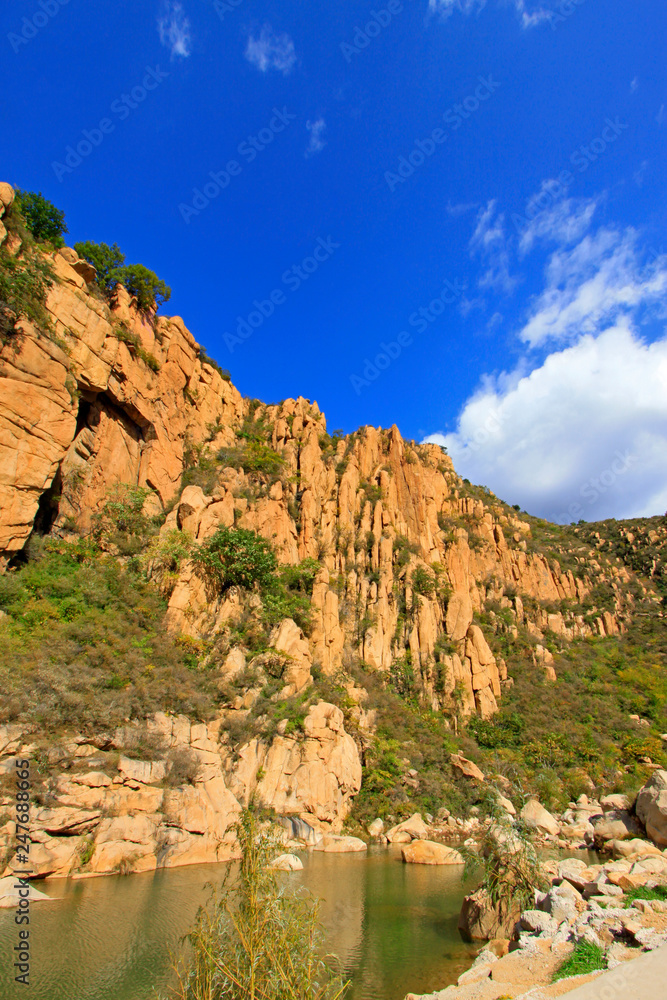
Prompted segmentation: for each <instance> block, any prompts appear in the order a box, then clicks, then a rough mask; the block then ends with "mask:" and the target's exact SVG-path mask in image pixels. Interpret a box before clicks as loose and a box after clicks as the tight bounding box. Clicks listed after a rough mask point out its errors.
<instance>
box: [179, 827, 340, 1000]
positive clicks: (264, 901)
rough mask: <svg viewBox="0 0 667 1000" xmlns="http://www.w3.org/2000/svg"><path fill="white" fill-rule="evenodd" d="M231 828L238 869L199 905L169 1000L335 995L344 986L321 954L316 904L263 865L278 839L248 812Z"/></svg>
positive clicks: (335, 999)
mask: <svg viewBox="0 0 667 1000" xmlns="http://www.w3.org/2000/svg"><path fill="white" fill-rule="evenodd" d="M236 830H237V836H238V840H239V845H240V848H241V864H240V866H239V871H238V874H237V875H236V877H235V879H234V881H233V882H232V883H231V884H230V885H227V881H226V880H225V883H223V888H222V892H221V895H220V896H219V897H218V896H217V895H214V896H213V899H212V903H211V904H210V905H209V908H208V909H206V908H201V909H200V910H199V913H198V915H197V921H196V924H195V927H194V929H193V930H192V931H191V933H190V934H189V935H188V941H189V943H190V946H191V952H190V954H189V956H188V958H187V959H184V960H183V961H182V962H181V964H180V966H179V967H177V980H178V986H177V988H176V989H175V991H174V993H173V996H174V998H175V1000H340V998H342V997H343V996H344V994H345V992H346V990H347V986H348V984H347V983H343V982H342V980H341V978H340V976H339V974H338V972H337V971H336V970H335V969H334V967H333V965H332V961H333V960H332V956H330V955H327V956H325V955H324V949H323V943H324V941H323V935H322V931H321V928H320V925H319V922H318V904H317V903H314V902H313V901H312V900H311V899H310V897H308V896H304V895H303V894H301V893H299V892H296V891H291V890H289V889H285V888H284V887H283V885H282V884H281V882H280V881H279V880H278V878H277V876H276V874H275V873H274V872H273V871H272V870H271V868H270V867H269V865H270V862H271V861H272V859H273V858H274V857H276V855H277V854H279V853H282V852H283V850H284V846H283V844H282V841H280V840H279V839H278V838H277V837H276V836H275V835H274V834H271V833H269V832H267V831H264V830H262V829H261V826H260V824H259V821H258V820H257V819H255V818H254V817H253V816H252V815H251V814H250V813H249V812H247V811H246V812H245V813H244V814H243V816H242V817H241V821H240V823H239V824H238V825H237V827H236Z"/></svg>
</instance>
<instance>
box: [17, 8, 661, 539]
mask: <svg viewBox="0 0 667 1000" xmlns="http://www.w3.org/2000/svg"><path fill="white" fill-rule="evenodd" d="M0 18H1V19H2V25H1V26H2V31H0V43H1V44H2V45H3V46H4V55H3V58H2V60H1V61H0V95H2V96H1V97H0V114H1V115H2V135H3V154H2V160H3V162H2V170H1V171H0V173H1V174H2V178H3V179H7V180H9V181H10V182H12V183H15V184H17V185H19V186H21V187H24V188H26V189H34V190H41V191H42V192H43V193H44V194H45V195H46V196H47V197H48V198H50V199H51V200H52V201H54V202H55V203H56V204H57V205H58V206H59V207H61V208H63V209H64V210H65V211H66V214H67V221H68V225H69V230H70V242H74V241H76V240H79V239H92V240H97V241H105V242H109V243H111V242H117V243H119V244H120V246H121V247H122V249H123V250H124V252H125V253H126V255H127V258H128V261H130V262H134V261H138V262H141V263H144V264H146V265H147V266H149V267H151V268H152V269H154V270H155V271H156V272H157V273H158V274H159V275H160V276H161V277H163V278H164V279H165V280H166V281H167V282H168V283H169V284H170V285H171V286H172V289H173V294H172V299H171V301H170V302H169V303H168V305H167V306H166V308H165V310H164V311H165V312H168V313H170V314H178V315H182V316H183V318H184V320H185V322H186V324H187V325H188V327H189V328H190V329H191V330H192V331H193V333H194V335H195V336H196V338H197V339H198V340H199V341H200V343H202V344H204V345H205V346H206V348H207V349H208V351H209V353H210V354H211V355H213V356H214V357H215V358H216V359H217V360H218V361H219V362H220V364H222V365H223V366H224V367H227V368H229V369H230V371H231V373H232V377H233V380H234V382H235V384H236V385H237V386H238V387H239V388H240V389H241V391H242V392H243V393H245V394H247V395H250V396H257V397H259V398H261V399H264V400H266V401H276V400H279V399H281V398H284V397H287V396H296V395H299V394H301V395H305V396H308V397H309V398H311V399H316V400H317V401H318V403H319V405H320V407H321V408H322V409H323V410H324V411H325V413H326V414H327V419H328V425H329V427H330V428H338V427H340V428H343V429H344V430H346V431H351V430H353V429H355V428H356V427H357V426H359V425H361V424H366V423H368V424H373V425H375V426H390V425H391V424H393V423H396V424H398V426H399V428H400V429H401V431H402V433H403V434H404V435H405V436H406V437H412V438H417V439H420V440H421V439H423V438H425V437H430V436H433V435H436V437H435V438H434V439H435V440H438V441H440V442H441V443H444V444H446V446H447V447H448V448H449V451H450V453H451V454H452V456H453V457H454V461H455V464H456V467H457V469H458V471H459V472H461V474H462V475H467V476H468V477H469V478H471V479H473V480H474V481H477V482H483V483H485V484H487V485H489V486H490V487H491V488H492V489H494V490H495V491H496V492H497V493H498V494H499V495H501V496H502V497H504V498H505V499H507V500H509V501H510V502H517V503H520V504H522V505H525V506H526V508H527V509H528V510H530V511H531V512H534V513H539V514H542V515H545V516H548V517H551V518H553V519H557V520H561V521H562V520H577V519H578V518H579V517H583V518H585V519H593V520H595V519H598V518H602V517H607V516H629V515H637V514H652V513H662V512H664V510H665V508H666V507H667V473H666V472H665V470H666V469H667V342H666V341H665V329H664V327H665V323H664V319H665V308H664V307H665V292H666V291H667V258H666V257H665V250H667V239H666V237H665V223H666V211H665V206H666V201H665V176H666V174H665V134H666V132H665V130H666V128H667V123H666V121H665V118H666V115H667V112H666V111H665V104H666V103H667V97H666V93H665V91H666V87H665V69H664V41H665V28H666V22H667V14H666V12H665V8H664V3H663V2H662V0H636V2H634V3H628V2H627V0H625V2H622V0H606V2H605V3H604V4H602V3H601V2H600V0H578V2H575V0H571V2H562V3H561V2H555V0H486V2H484V0H430V2H429V0H391V2H388V0H378V2H377V3H375V4H372V3H367V2H359V0H345V2H344V3H338V4H312V3H311V4H305V3H298V4H297V3H295V2H292V3H287V2H285V0H252V2H251V0H181V2H180V3H174V2H166V0H141V2H140V3H133V4H118V3H116V2H112V0H96V2H95V3H94V4H86V3H84V2H83V0H68V2H67V3H62V0H4V3H3V5H2V10H1V12H0ZM81 144H82V145H81ZM77 148H78V149H79V152H78V153H77ZM68 157H69V158H68ZM212 175H213V176H212ZM197 192H199V194H197ZM244 333H245V334H248V333H250V336H247V337H243V336H242V334H244Z"/></svg>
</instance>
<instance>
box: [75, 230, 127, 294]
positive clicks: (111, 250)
mask: <svg viewBox="0 0 667 1000" xmlns="http://www.w3.org/2000/svg"><path fill="white" fill-rule="evenodd" d="M74 249H75V250H76V252H77V253H78V255H79V257H81V259H82V260H87V261H88V263H89V264H92V265H93V267H94V268H95V270H96V271H97V277H96V279H95V280H96V282H97V284H98V285H99V287H100V288H101V289H102V290H103V291H104V292H106V293H107V294H108V293H110V292H112V291H113V289H114V288H115V287H116V285H117V284H118V282H119V281H122V277H121V273H122V267H123V265H124V263H125V254H124V253H123V251H122V250H121V249H120V247H119V246H118V244H117V243H114V244H113V245H112V246H109V245H108V244H107V243H92V242H91V241H90V240H86V241H84V242H83V243H75V244H74Z"/></svg>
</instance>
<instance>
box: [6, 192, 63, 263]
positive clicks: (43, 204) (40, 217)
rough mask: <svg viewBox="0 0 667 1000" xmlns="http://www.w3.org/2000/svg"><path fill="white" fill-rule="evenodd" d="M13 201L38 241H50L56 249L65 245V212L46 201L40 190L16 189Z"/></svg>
mask: <svg viewBox="0 0 667 1000" xmlns="http://www.w3.org/2000/svg"><path fill="white" fill-rule="evenodd" d="M14 203H15V205H16V208H17V209H18V211H19V212H20V213H21V215H22V216H23V218H24V220H25V224H26V226H27V228H28V230H29V231H30V232H31V233H32V235H33V237H34V239H35V240H36V241H37V242H38V243H50V244H51V246H52V247H55V248H56V249H58V248H59V247H62V246H64V245H65V241H64V240H63V233H66V232H68V229H67V226H66V225H65V213H64V212H62V211H61V210H60V209H59V208H56V206H55V205H54V204H53V203H52V202H50V201H47V200H46V198H45V197H44V196H43V194H42V193H41V191H40V192H39V193H37V192H36V191H20V190H17V192H16V197H15V202H14Z"/></svg>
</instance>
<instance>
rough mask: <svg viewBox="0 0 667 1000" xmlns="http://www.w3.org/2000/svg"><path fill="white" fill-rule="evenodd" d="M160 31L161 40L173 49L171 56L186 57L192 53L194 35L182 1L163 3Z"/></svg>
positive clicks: (158, 23)
mask: <svg viewBox="0 0 667 1000" xmlns="http://www.w3.org/2000/svg"><path fill="white" fill-rule="evenodd" d="M157 27H158V31H159V33H160V41H161V42H162V44H163V45H165V46H166V47H167V48H168V49H170V50H171V58H172V59H174V58H175V57H176V56H181V57H182V58H184V59H187V57H188V56H189V55H190V46H191V44H192V36H191V34H190V22H189V20H188V19H187V17H186V16H185V14H184V13H183V7H182V6H181V4H180V3H172V2H171V0H166V2H165V3H164V5H163V12H162V14H161V15H160V17H159V18H158V22H157Z"/></svg>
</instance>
